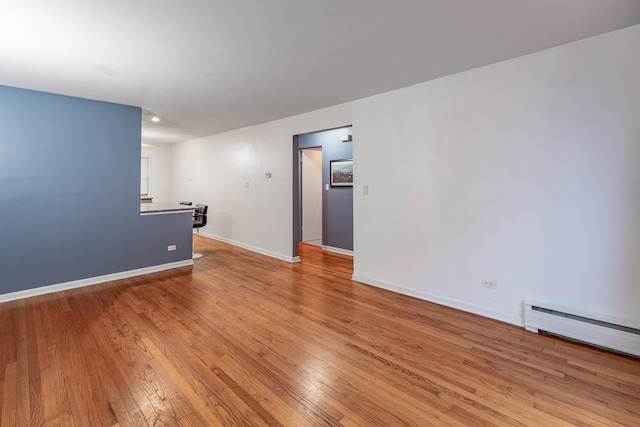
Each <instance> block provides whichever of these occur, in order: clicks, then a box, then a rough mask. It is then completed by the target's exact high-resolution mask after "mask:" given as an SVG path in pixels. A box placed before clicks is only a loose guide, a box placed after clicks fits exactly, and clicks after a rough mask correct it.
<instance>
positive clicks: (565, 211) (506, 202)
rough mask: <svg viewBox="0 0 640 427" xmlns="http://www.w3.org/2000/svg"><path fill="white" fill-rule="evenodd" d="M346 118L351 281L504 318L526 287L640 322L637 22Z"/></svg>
mask: <svg viewBox="0 0 640 427" xmlns="http://www.w3.org/2000/svg"><path fill="white" fill-rule="evenodd" d="M353 119H354V120H353V122H354V123H353V124H354V127H353V129H354V167H355V170H354V172H355V187H354V223H355V229H354V237H355V248H354V252H355V260H354V261H355V267H354V269H355V271H354V277H355V278H356V279H358V280H360V281H363V282H365V283H370V284H374V285H378V286H382V287H387V288H390V289H395V290H399V291H401V292H403V293H407V294H411V295H415V296H418V297H421V298H425V299H428V300H433V301H436V302H440V303H443V304H446V305H450V306H454V307H459V308H462V309H465V310H468V311H472V312H477V313H480V314H483V315H487V316H489V317H493V318H497V319H501V320H505V321H508V322H511V323H515V324H522V320H521V315H522V302H523V300H524V299H525V298H529V299H534V300H539V301H543V302H545V301H548V302H553V303H556V304H558V305H566V306H569V307H577V308H581V309H583V310H586V311H590V312H594V313H599V314H604V315H610V316H617V317H621V318H625V319H631V320H632V321H636V322H637V321H639V320H640V314H639V313H640V311H639V310H638V307H640V262H638V260H640V162H639V160H640V26H636V27H632V28H629V29H626V30H623V31H618V32H615V33H610V34H606V35H603V36H600V37H597V38H593V39H588V40H583V41H580V42H577V43H573V44H570V45H565V46H561V47H558V48H555V49H552V50H548V51H544V52H540V53H537V54H534V55H529V56H526V57H521V58H517V59H514V60H509V61H506V62H502V63H498V64H494V65H492V66H488V67H484V68H481V69H476V70H472V71H469V72H465V73H461V74H458V75H454V76H449V77H446V78H442V79H438V80H435V81H431V82H427V83H423V84H420V85H416V86H412V87H408V88H405V89H401V90H396V91H393V92H389V93H385V94H382V95H379V96H374V97H371V98H366V99H363V100H359V101H356V102H354V103H353ZM363 185H368V186H369V195H367V196H364V195H363V194H362V193H363V191H362V186H363ZM482 280H492V281H496V282H497V285H498V287H497V289H495V290H493V289H487V288H483V287H482V286H481V281H482Z"/></svg>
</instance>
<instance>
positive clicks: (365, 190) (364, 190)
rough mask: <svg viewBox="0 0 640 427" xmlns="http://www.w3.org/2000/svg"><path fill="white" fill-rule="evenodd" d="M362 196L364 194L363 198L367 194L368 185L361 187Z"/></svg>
mask: <svg viewBox="0 0 640 427" xmlns="http://www.w3.org/2000/svg"><path fill="white" fill-rule="evenodd" d="M362 194H364V195H365V196H366V195H367V194H369V186H368V185H363V186H362Z"/></svg>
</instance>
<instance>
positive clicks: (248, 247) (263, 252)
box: [194, 232, 300, 263]
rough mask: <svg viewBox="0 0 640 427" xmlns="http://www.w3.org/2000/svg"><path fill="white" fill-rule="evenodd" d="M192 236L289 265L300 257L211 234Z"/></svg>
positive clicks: (201, 233)
mask: <svg viewBox="0 0 640 427" xmlns="http://www.w3.org/2000/svg"><path fill="white" fill-rule="evenodd" d="M194 234H197V235H199V236H203V237H207V238H209V239H213V240H217V241H219V242H223V243H228V244H230V245H233V246H237V247H239V248H242V249H246V250H248V251H251V252H255V253H258V254H261V255H266V256H270V257H271V258H276V259H279V260H281V261H286V262H290V263H294V262H299V261H300V257H295V258H294V257H291V256H287V255H282V254H279V253H277V252H271V251H267V250H264V249H260V248H257V247H255V246H251V245H247V244H245V243H241V242H236V241H235V240H231V239H227V238H226V237H220V236H215V235H213V234H209V233H203V232H200V233H194ZM296 258H297V259H296Z"/></svg>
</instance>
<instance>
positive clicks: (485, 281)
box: [482, 280, 498, 289]
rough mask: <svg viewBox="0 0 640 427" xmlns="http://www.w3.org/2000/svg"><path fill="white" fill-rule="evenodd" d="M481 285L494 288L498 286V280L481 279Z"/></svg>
mask: <svg viewBox="0 0 640 427" xmlns="http://www.w3.org/2000/svg"><path fill="white" fill-rule="evenodd" d="M482 286H484V287H485V288H489V289H495V288H497V287H498V282H492V281H490V280H483V281H482Z"/></svg>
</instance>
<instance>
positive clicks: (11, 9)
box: [0, 0, 640, 143]
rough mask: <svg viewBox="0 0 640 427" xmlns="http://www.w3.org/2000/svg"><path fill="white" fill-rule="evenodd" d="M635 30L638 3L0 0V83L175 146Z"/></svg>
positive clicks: (572, 0)
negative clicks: (101, 113)
mask: <svg viewBox="0 0 640 427" xmlns="http://www.w3.org/2000/svg"><path fill="white" fill-rule="evenodd" d="M639 23H640V0H393V1H392V0H108V1H105V0H102V1H100V0H0V84H1V85H7V86H15V87H22V88H28V89H35V90H42V91H47V92H53V93H59V94H65V95H72V96H78V97H83V98H89V99H97V100H103V101H110V102H116V103H121V104H128V105H134V106H139V107H143V109H144V110H145V113H144V120H143V129H144V131H143V136H144V139H145V142H152V143H153V142H176V141H181V140H185V139H191V138H194V137H198V136H204V135H210V134H214V133H219V132H223V131H226V130H230V129H235V128H240V127H244V126H248V125H252V124H257V123H263V122H267V121H270V120H275V119H278V118H283V117H288V116H292V115H296V114H300V113H304V112H308V111H313V110H317V109H320V108H324V107H328V106H332V105H337V104H340V103H343V102H347V101H352V100H355V99H359V98H363V97H366V96H370V95H374V94H377V93H381V92H385V91H388V90H392V89H396V88H399V87H404V86H408V85H411V84H415V83H419V82H423V81H427V80H431V79H434V78H437V77H441V76H444V75H448V74H452V73H456V72H460V71H464V70H468V69H471V68H475V67H479V66H482V65H486V64H490V63H494V62H497V61H501V60H504V59H508V58H513V57H516V56H520V55H524V54H527V53H531V52H536V51H540V50H543V49H547V48H550V47H553V46H557V45H560V44H564V43H568V42H571V41H575V40H579V39H583V38H586V37H590V36H594V35H597V34H601V33H605V32H608V31H612V30H616V29H620V28H624V27H627V26H631V25H635V24H639ZM154 114H155V115H158V116H159V117H160V118H161V119H162V121H161V122H160V123H159V124H157V125H156V124H153V123H151V122H150V121H149V120H148V118H149V117H150V116H151V115H154Z"/></svg>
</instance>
